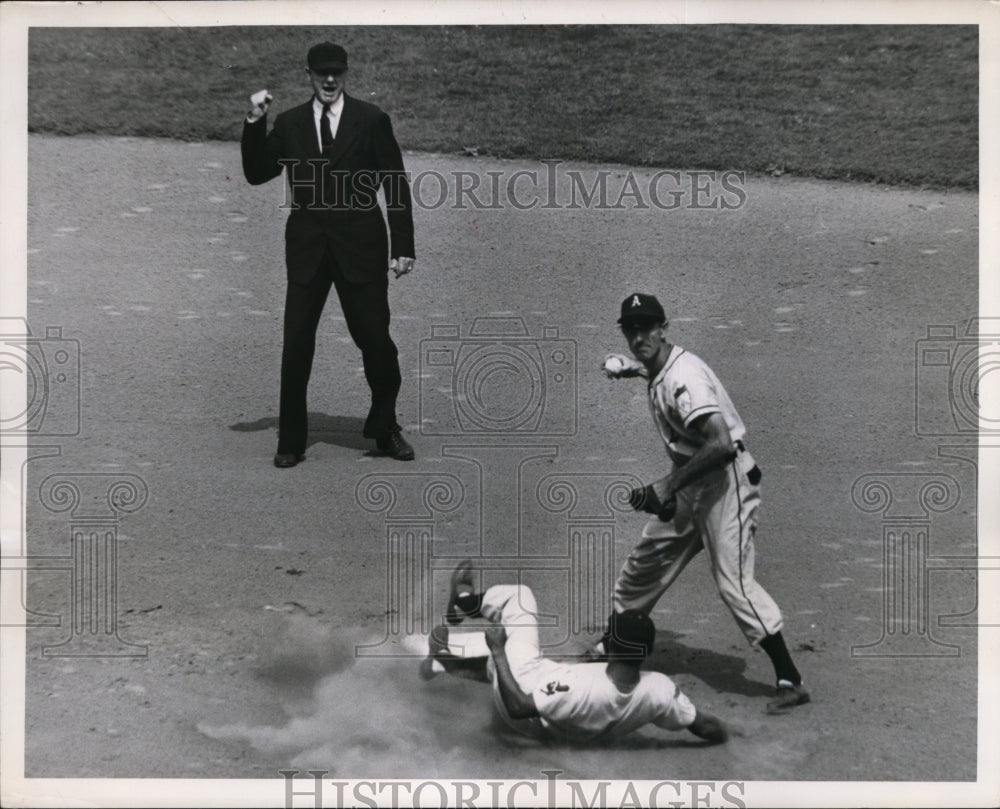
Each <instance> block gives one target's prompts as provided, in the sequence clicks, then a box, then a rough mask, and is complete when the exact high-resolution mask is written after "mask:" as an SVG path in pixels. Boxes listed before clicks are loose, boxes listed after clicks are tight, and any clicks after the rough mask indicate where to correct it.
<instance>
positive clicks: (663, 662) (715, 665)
mask: <svg viewBox="0 0 1000 809" xmlns="http://www.w3.org/2000/svg"><path fill="white" fill-rule="evenodd" d="M682 637H683V635H679V634H678V633H676V632H669V631H664V630H659V631H658V632H657V633H656V643H655V646H654V652H653V654H652V655H650V656H649V658H648V659H647V660H646V662H645V663H644V664H643V668H644V669H646V670H647V671H659V672H662V673H663V674H666V675H667V676H668V677H674V676H676V675H678V674H690V675H692V676H694V677H697V678H698V679H699V680H701V681H702V682H704V683H705V684H706V685H708V686H710V687H711V688H713V689H715V690H716V691H718V692H726V693H729V694H741V695H743V696H745V697H763V696H773V695H774V686H773V685H770V684H768V683H763V682H760V681H758V680H751V679H748V678H747V676H746V674H745V672H746V668H747V661H746V658H745V657H744V656H742V655H727V654H720V653H719V652H713V651H711V650H709V649H699V648H696V647H693V646H686V645H685V644H683V643H681V641H680V638H682Z"/></svg>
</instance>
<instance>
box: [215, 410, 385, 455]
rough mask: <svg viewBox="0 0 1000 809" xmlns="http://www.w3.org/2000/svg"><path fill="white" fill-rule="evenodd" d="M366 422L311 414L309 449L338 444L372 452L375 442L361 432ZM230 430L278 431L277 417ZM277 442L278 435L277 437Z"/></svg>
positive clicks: (259, 420) (354, 417)
mask: <svg viewBox="0 0 1000 809" xmlns="http://www.w3.org/2000/svg"><path fill="white" fill-rule="evenodd" d="M364 427H365V420H364V419H361V418H358V417H357V416H330V415H327V414H326V413H310V414H309V438H308V440H307V441H306V448H307V449H308V448H309V447H311V446H312V445H313V444H320V443H322V444H336V445H337V446H338V447H346V448H347V449H359V450H371V449H373V448H374V445H375V442H374V441H372V440H371V439H370V438H365V437H364V436H363V435H362V434H361V431H362V430H363V429H364ZM229 429H230V430H235V431H236V432H238V433H254V432H257V431H259V430H274V431H275V434H277V431H278V418H277V416H270V417H268V418H263V419H257V421H242V422H237V423H236V424H230V425H229ZM275 440H277V435H276V436H275Z"/></svg>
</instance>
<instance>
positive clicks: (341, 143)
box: [240, 42, 414, 468]
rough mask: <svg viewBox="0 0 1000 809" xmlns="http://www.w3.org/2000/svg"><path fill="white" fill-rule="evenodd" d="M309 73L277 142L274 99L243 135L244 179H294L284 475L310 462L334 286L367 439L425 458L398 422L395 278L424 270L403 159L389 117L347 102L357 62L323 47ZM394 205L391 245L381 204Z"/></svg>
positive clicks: (288, 234)
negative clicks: (358, 363)
mask: <svg viewBox="0 0 1000 809" xmlns="http://www.w3.org/2000/svg"><path fill="white" fill-rule="evenodd" d="M306 62H307V65H308V67H307V68H306V70H307V72H308V74H309V80H310V82H311V83H312V87H313V97H312V98H311V99H310V100H309V101H307V102H306V103H305V104H302V105H301V106H298V107H294V108H293V109H290V110H288V111H287V112H283V113H281V114H280V115H278V116H277V117H276V118H275V120H274V126H273V128H272V129H271V131H270V133H268V132H267V109H268V107H269V105H270V103H271V96H270V95H269V94H268V93H267V91H266V90H261V91H259V92H257V93H254V95H252V96H251V97H250V102H251V104H252V109H251V111H250V114H249V115H248V116H247V119H246V121H245V123H244V125H243V138H242V141H241V144H240V146H241V152H242V156H243V173H244V175H245V176H246V178H247V180H248V181H249V182H250V183H251V184H253V185H258V184H260V183H266V182H267V181H268V180H271V179H273V178H275V177H277V176H278V175H279V174H281V171H282V169H284V170H285V173H286V176H287V178H288V183H289V187H290V189H291V197H292V204H291V208H292V210H291V212H290V213H289V216H288V220H287V222H286V225H285V264H286V268H287V272H288V294H287V298H286V300H285V321H284V345H283V348H282V355H281V403H280V416H279V425H278V452H277V454H276V455H275V456H274V465H275V466H278V467H282V468H284V467H290V466H295V465H296V464H297V463H299V462H300V461H302V460H304V459H305V449H306V436H307V431H308V425H307V409H306V388H307V387H308V384H309V374H310V372H311V370H312V361H313V353H314V350H315V346H316V329H317V326H318V325H319V318H320V315H321V314H322V312H323V305H324V303H325V302H326V298H327V295H328V294H329V292H330V287H331V286H333V287H336V289H337V295H338V296H339V298H340V305H341V308H342V309H343V312H344V318H345V319H346V321H347V328H348V330H349V331H350V333H351V337H352V338H353V339H354V342H355V343H356V344H357V346H358V348H360V349H361V355H362V359H363V361H364V367H365V378H366V379H367V380H368V386H369V387H370V388H371V393H372V404H371V409H370V410H369V412H368V418H367V419H366V421H365V427H364V435H365V436H366V437H368V438H374V439H375V441H376V445H377V447H378V449H379V450H380V451H381V452H383V453H386V454H387V455H390V456H391V457H393V458H396V459H398V460H411V459H412V458H413V448H412V447H411V446H410V445H409V444H408V443H407V441H406V439H405V438H403V436H402V433H401V429H400V426H399V424H398V423H397V422H396V396H397V394H398V393H399V386H400V373H399V360H398V356H397V350H396V345H395V343H393V341H392V338H391V337H390V336H389V299H388V291H389V270H390V269H391V270H393V272H394V273H395V274H396V277H397V278H398V277H399V276H401V275H404V274H406V273H408V272H410V270H412V269H413V262H414V246H413V208H412V199H411V195H410V186H409V182H408V181H407V178H406V175H405V172H404V169H403V157H402V155H401V154H400V150H399V145H398V144H397V143H396V138H395V136H394V135H393V132H392V124H391V123H390V122H389V116H388V115H386V114H385V113H384V112H382V110H380V109H379V108H378V107H376V106H374V105H372V104H367V103H365V102H363V101H358V100H357V99H354V98H352V97H350V96H348V95H347V94H346V93H345V92H344V87H345V85H346V78H347V52H346V51H345V50H344V49H343V48H342V47H340V46H339V45H334V44H333V43H330V42H322V43H320V44H318V45H315V46H314V47H312V48H311V49H310V50H309V53H308V56H307V60H306ZM379 188H381V189H382V191H383V194H384V195H385V200H386V210H387V213H388V219H389V238H387V237H386V226H385V219H384V217H383V216H382V211H381V208H380V207H379V205H378V189H379Z"/></svg>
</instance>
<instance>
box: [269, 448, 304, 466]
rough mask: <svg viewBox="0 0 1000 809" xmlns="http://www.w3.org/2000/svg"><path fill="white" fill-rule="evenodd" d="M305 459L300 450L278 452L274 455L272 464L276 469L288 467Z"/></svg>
mask: <svg viewBox="0 0 1000 809" xmlns="http://www.w3.org/2000/svg"><path fill="white" fill-rule="evenodd" d="M305 459H306V456H305V453H302V452H279V453H278V454H277V455H275V456H274V465H275V466H276V467H278V469H289V468H290V467H293V466H295V465H296V464H298V463H301V462H302V461H304V460H305Z"/></svg>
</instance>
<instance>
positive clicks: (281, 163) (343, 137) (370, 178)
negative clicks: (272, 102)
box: [240, 93, 415, 284]
mask: <svg viewBox="0 0 1000 809" xmlns="http://www.w3.org/2000/svg"><path fill="white" fill-rule="evenodd" d="M240 150H241V152H242V156H243V174H244V175H245V176H246V178H247V180H248V181H249V182H250V183H251V184H253V185H259V184H260V183H266V182H267V181H268V180H271V179H273V178H275V177H277V176H278V175H279V174H281V170H282V168H284V169H285V170H286V175H287V177H288V183H289V188H290V190H291V208H292V210H291V213H290V214H289V216H288V221H287V223H286V225H285V265H286V268H287V271H288V278H289V280H290V281H295V282H297V283H303V284H304V283H308V282H309V281H310V280H311V279H312V278H313V276H314V275H315V274H316V270H317V269H318V268H319V265H320V262H321V261H322V260H323V256H324V254H325V253H326V250H327V249H330V250H331V251H332V253H333V256H334V258H335V259H336V261H337V264H338V265H339V267H340V269H341V271H342V272H343V274H344V276H345V278H346V279H347V280H348V281H353V282H356V283H359V282H364V281H370V280H375V279H377V278H380V277H382V276H384V275H385V274H386V273H387V272H388V261H389V257H390V256H391V257H392V258H399V257H400V256H411V257H415V254H414V246H413V204H412V199H411V195H410V184H409V182H408V181H407V178H406V175H405V173H404V169H403V157H402V155H401V154H400V151H399V145H398V144H397V143H396V138H395V136H394V135H393V133H392V124H391V123H390V121H389V116H388V115H386V114H385V113H384V112H382V110H380V109H379V108H378V107H376V106H375V105H373V104H368V103H366V102H364V101H358V100H357V99H355V98H351V97H350V96H348V95H347V94H346V93H345V94H344V109H343V111H342V112H341V117H340V124H339V126H338V128H337V137H336V139H335V141H334V143H333V145H332V146H330V147H328V149H327V150H326V154H323V153H321V152H320V148H319V143H318V140H317V136H316V123H315V119H314V118H313V106H312V99H311V98H310V99H309V101H307V102H306V103H305V104H302V105H301V106H298V107H294V108H293V109H290V110H287V111H286V112H283V113H281V114H280V115H278V116H277V117H276V118H275V119H274V127H273V128H272V129H271V132H270V133H268V132H267V120H266V116H265V117H264V118H261V119H260V120H258V121H256V122H254V123H252V124H251V123H246V122H245V123H244V125H243V138H242V140H241V142H240ZM379 187H381V188H382V189H383V192H384V193H385V198H386V209H387V213H388V217H389V233H390V236H391V251H390V249H389V243H388V241H387V238H386V228H385V219H384V218H383V216H382V211H381V208H380V207H379V205H378V189H379Z"/></svg>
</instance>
